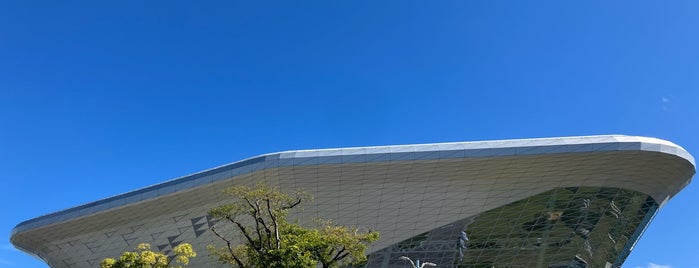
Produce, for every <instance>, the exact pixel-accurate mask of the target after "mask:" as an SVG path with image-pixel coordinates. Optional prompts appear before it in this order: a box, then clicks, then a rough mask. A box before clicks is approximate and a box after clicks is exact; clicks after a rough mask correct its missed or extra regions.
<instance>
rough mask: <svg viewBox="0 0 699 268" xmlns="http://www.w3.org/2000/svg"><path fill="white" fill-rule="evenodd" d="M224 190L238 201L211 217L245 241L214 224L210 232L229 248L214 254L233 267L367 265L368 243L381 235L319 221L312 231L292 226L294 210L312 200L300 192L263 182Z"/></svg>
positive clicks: (213, 252)
mask: <svg viewBox="0 0 699 268" xmlns="http://www.w3.org/2000/svg"><path fill="white" fill-rule="evenodd" d="M225 192H226V193H228V194H229V195H231V196H233V197H234V198H235V201H234V202H233V203H230V204H226V205H222V206H219V207H216V208H213V209H211V210H210V211H209V214H210V215H211V216H213V217H215V218H217V219H220V220H222V221H221V222H220V223H223V224H228V225H229V226H232V227H233V228H234V229H235V230H236V231H238V232H239V233H240V234H241V236H242V237H243V238H242V240H243V242H242V244H236V241H237V240H236V238H235V237H230V236H227V235H224V234H223V233H222V232H219V230H218V229H217V226H216V225H214V226H213V227H212V228H211V230H212V231H213V233H214V234H215V235H216V236H218V237H219V238H221V239H222V240H223V241H224V242H225V243H226V246H224V247H219V248H216V247H214V246H211V245H210V246H209V251H210V252H211V254H212V255H213V256H214V257H216V258H217V259H218V260H219V261H220V262H222V263H226V264H229V265H231V266H232V267H239V268H247V267H296V268H305V267H317V266H321V267H327V268H330V267H340V266H344V265H348V264H356V263H359V262H363V261H366V255H365V251H366V249H367V246H368V244H370V243H372V242H374V241H377V240H378V239H379V234H378V233H377V232H373V231H368V232H363V231H361V230H360V229H359V228H357V227H345V226H339V225H335V224H334V223H333V222H332V221H329V220H316V221H315V225H314V226H313V227H312V228H306V227H303V226H301V225H300V224H298V223H292V222H289V221H288V220H287V216H288V213H289V210H291V209H292V208H296V207H298V206H299V205H300V204H301V203H302V202H304V201H308V200H310V196H309V195H308V194H306V193H305V192H303V191H300V190H299V191H297V192H296V193H295V194H294V195H293V196H291V195H288V194H286V193H283V192H282V191H281V190H279V189H278V188H274V187H270V186H267V185H265V184H258V186H257V187H256V188H254V189H253V188H250V187H247V186H236V187H232V188H229V189H226V190H225ZM220 223H218V224H220ZM218 224H217V225H218Z"/></svg>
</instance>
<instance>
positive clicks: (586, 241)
mask: <svg viewBox="0 0 699 268" xmlns="http://www.w3.org/2000/svg"><path fill="white" fill-rule="evenodd" d="M694 173H695V163H694V158H693V157H692V156H691V155H690V154H689V153H688V152H687V151H685V150H684V149H682V148H681V147H679V146H677V145H675V144H673V143H671V142H668V141H664V140H659V139H655V138H646V137H633V136H622V135H610V136H587V137H563V138H546V139H521V140H501V141H480V142H455V143H438V144H420V145H400V146H378V147H359V148H342V149H323V150H301V151H287V152H280V153H272V154H265V155H261V156H257V157H253V158H249V159H245V160H242V161H239V162H235V163H232V164H228V165H224V166H220V167H216V168H213V169H210V170H205V171H202V172H199V173H196V174H192V175H188V176H184V177H181V178H177V179H174V180H170V181H167V182H164V183H161V184H157V185H153V186H150V187H146V188H143V189H139V190H135V191H132V192H128V193H125V194H121V195H118V196H114V197H110V198H106V199H103V200H99V201H95V202H92V203H88V204H85V205H81V206H77V207H74V208H70V209H66V210H63V211H59V212H56V213H52V214H48V215H44V216H41V217H38V218H35V219H31V220H28V221H25V222H22V223H20V224H19V225H17V226H16V227H15V228H14V229H13V230H12V237H11V241H12V243H13V244H14V245H15V247H17V248H19V249H21V250H23V251H25V252H27V253H29V254H32V255H34V256H36V257H38V258H40V259H42V260H43V261H45V262H46V263H48V265H50V266H51V267H66V268H78V267H97V266H98V264H99V262H100V261H101V260H102V259H103V258H105V257H114V256H118V255H119V254H120V253H121V252H123V251H126V250H131V249H133V248H134V247H135V246H136V245H137V244H138V243H144V242H145V243H150V244H151V245H153V247H154V248H155V249H157V250H160V251H163V252H166V253H167V252H169V251H170V250H171V249H172V247H174V246H176V245H178V244H179V243H182V242H188V243H191V244H192V245H193V246H194V247H195V249H196V250H198V251H199V252H200V253H201V254H200V256H199V257H197V258H195V259H193V260H192V262H191V263H190V267H218V266H219V264H217V263H216V262H215V261H214V260H212V259H210V258H208V257H207V256H206V255H207V254H206V253H205V248H206V245H209V244H218V243H220V241H219V240H218V239H217V238H216V237H215V236H214V235H213V234H212V233H211V231H209V228H210V227H211V226H213V224H215V221H214V219H212V218H211V217H208V216H207V215H206V213H207V211H208V209H210V208H212V207H215V206H217V205H219V204H222V202H225V200H226V198H227V197H226V196H225V195H224V194H223V193H222V192H221V190H222V189H223V188H226V187H228V186H233V185H241V184H245V185H255V184H256V183H257V182H260V181H264V182H266V183H267V184H270V185H275V186H279V187H281V188H282V189H296V188H303V189H305V190H306V191H307V192H309V193H310V194H311V195H313V196H314V197H315V200H314V201H313V202H311V203H307V204H304V209H303V210H301V211H295V212H293V213H292V216H293V217H298V218H299V219H310V218H325V219H332V220H334V221H335V222H337V223H339V224H342V225H357V226H363V227H366V228H371V229H373V230H376V231H379V232H380V233H381V240H379V241H378V242H377V243H375V244H373V245H372V247H371V249H370V250H369V252H368V253H369V260H368V261H367V263H366V264H365V265H363V266H366V267H407V266H406V263H405V261H403V260H401V259H400V257H401V256H407V257H410V258H412V259H419V260H421V261H423V262H425V261H426V262H432V263H435V264H437V266H438V267H478V268H480V267H544V268H559V267H560V268H562V267H620V266H621V264H622V263H623V262H624V260H625V259H626V257H627V256H628V254H629V253H630V252H631V250H632V249H633V246H634V245H635V243H636V242H637V241H638V239H639V237H640V236H641V234H642V233H643V231H644V229H645V227H646V226H647V225H648V223H649V222H650V220H651V219H652V218H653V216H654V215H655V214H656V212H657V210H658V209H659V208H660V207H662V206H663V204H665V203H666V202H667V201H668V200H669V199H670V198H672V197H673V196H674V195H675V194H677V193H678V192H679V191H680V190H682V188H684V187H685V186H686V185H687V184H688V183H689V182H690V180H691V178H692V176H693V175H694Z"/></svg>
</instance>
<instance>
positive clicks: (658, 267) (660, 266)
mask: <svg viewBox="0 0 699 268" xmlns="http://www.w3.org/2000/svg"><path fill="white" fill-rule="evenodd" d="M636 268H672V266H671V265H663V264H655V263H652V262H651V263H649V264H648V266H646V267H641V266H638V267H636Z"/></svg>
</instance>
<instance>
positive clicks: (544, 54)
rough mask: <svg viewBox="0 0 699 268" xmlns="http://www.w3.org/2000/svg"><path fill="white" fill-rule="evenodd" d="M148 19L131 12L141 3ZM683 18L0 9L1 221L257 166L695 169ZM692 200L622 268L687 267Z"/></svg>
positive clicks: (26, 260) (656, 11) (223, 6)
mask: <svg viewBox="0 0 699 268" xmlns="http://www.w3.org/2000/svg"><path fill="white" fill-rule="evenodd" d="M143 2H146V3H143ZM697 14H699V2H698V1H670V2H668V1H584V2H581V1H405V0H401V1H381V2H379V1H280V2H274V1H238V2H236V1H220V2H205V1H85V2H82V3H78V2H71V3H64V2H62V1H2V2H0V183H1V184H0V186H1V187H0V189H1V190H2V194H0V215H2V216H1V217H0V267H3V268H4V267H22V268H25V267H30V268H31V267H46V266H45V265H44V264H42V263H41V262H39V261H37V260H34V259H32V258H31V257H29V256H28V255H25V254H23V253H21V252H19V251H16V250H14V249H13V247H12V246H11V245H10V244H9V233H10V230H11V229H12V228H13V227H14V226H15V225H16V224H17V223H19V222H21V221H23V220H27V219H30V218H33V217H36V216H39V215H42V214H45V213H50V212H54V211H57V210H60V209H65V208H69V207H73V206H76V205H80V204H83V203H86V202H90V201H94V200H97V199H101V198H105V197H108V196H112V195H116V194H119V193H123V192H126V191H129V190H133V189H136V188H140V187H144V186H148V185H152V184H155V183H158V182H162V181H164V180H167V179H171V178H174V177H179V176H182V175H185V174H189V173H192V172H197V171H201V170H203V169H207V168H211V167H214V166H218V165H221V164H226V163H229V162H233V161H237V160H241V159H243V158H246V157H250V156H255V155H258V154H262V153H268V152H276V151H282V150H290V149H312V148H329V147H346V146H368V145H387V144H410V143H432V142H447V141H473V140H490V139H508V138H534V137H553V136H568V135H570V136H577V135H595V134H629V135H641V136H652V137H658V138H662V139H667V140H670V141H673V142H675V143H677V144H679V145H681V146H683V147H684V148H686V149H687V150H688V151H689V152H690V153H694V154H695V156H699V139H698V138H697V137H698V135H699V129H698V128H697V123H698V120H697V115H699V49H698V48H699V16H698V15H697ZM697 211H699V185H698V183H696V182H695V183H694V184H691V185H690V186H688V187H687V188H686V189H685V190H684V191H683V192H681V193H680V194H679V195H678V196H677V197H676V198H675V199H673V200H672V201H671V202H670V203H669V204H667V206H665V207H664V208H663V209H662V210H661V212H660V213H659V214H658V215H657V217H656V219H655V221H654V222H653V223H652V224H651V226H650V227H649V229H648V231H647V232H646V234H645V235H644V236H643V237H642V239H641V241H640V242H639V244H638V246H637V248H636V249H635V251H634V252H633V253H632V254H631V256H630V257H629V258H628V260H627V262H626V265H625V266H624V267H625V268H638V267H643V268H646V267H655V268H659V267H672V268H694V267H699V260H698V259H697V251H696V241H699V232H697V230H698V226H699V214H698V213H697Z"/></svg>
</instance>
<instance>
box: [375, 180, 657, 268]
mask: <svg viewBox="0 0 699 268" xmlns="http://www.w3.org/2000/svg"><path fill="white" fill-rule="evenodd" d="M657 208H658V203H657V202H655V200H653V199H652V198H651V197H649V196H648V195H645V194H642V193H638V192H634V191H629V190H623V189H616V188H593V187H570V188H558V189H554V190H551V191H547V192H544V193H541V194H538V195H535V196H532V197H529V198H526V199H523V200H520V201H517V202H514V203H511V204H508V205H505V206H502V207H499V208H496V209H492V210H489V211H486V212H483V213H481V214H479V215H476V216H472V217H468V218H465V219H462V220H459V221H457V222H453V223H451V224H448V225H445V226H442V227H439V228H436V229H433V230H431V231H429V232H426V233H423V234H420V235H417V236H414V237H412V238H410V239H407V240H405V241H402V242H400V243H396V244H394V245H391V246H389V247H387V248H384V249H382V250H379V251H377V252H375V253H373V254H371V255H370V256H369V260H368V262H367V264H366V267H410V266H409V265H410V264H409V263H407V262H406V261H404V260H401V259H400V257H401V256H406V257H409V258H411V259H413V260H420V261H421V262H432V263H435V264H436V265H437V267H464V268H466V267H468V268H491V267H497V268H499V267H507V268H510V267H512V268H514V267H544V268H564V267H605V268H606V267H619V266H620V265H621V263H623V261H624V259H625V258H626V256H628V253H629V251H630V249H631V247H632V245H633V244H634V243H635V242H636V240H637V239H638V237H639V236H640V233H641V232H642V230H643V229H644V227H645V225H646V224H647V223H648V221H649V219H650V218H651V217H652V216H653V215H654V214H655V211H656V210H657Z"/></svg>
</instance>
